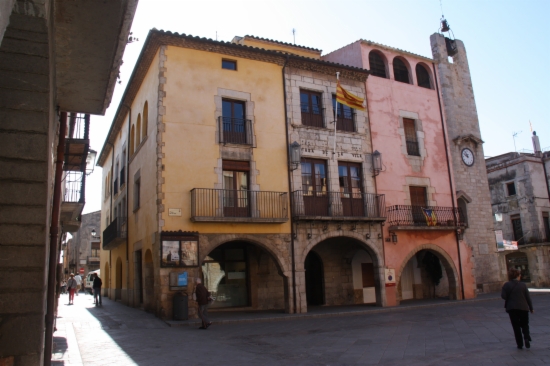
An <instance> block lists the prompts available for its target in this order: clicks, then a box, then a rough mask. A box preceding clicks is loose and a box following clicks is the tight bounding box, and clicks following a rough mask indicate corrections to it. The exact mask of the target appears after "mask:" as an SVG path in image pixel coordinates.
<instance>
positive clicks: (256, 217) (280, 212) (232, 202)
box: [191, 188, 288, 224]
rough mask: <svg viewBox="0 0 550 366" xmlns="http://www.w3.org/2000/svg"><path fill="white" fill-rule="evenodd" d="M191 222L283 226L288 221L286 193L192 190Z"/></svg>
mask: <svg viewBox="0 0 550 366" xmlns="http://www.w3.org/2000/svg"><path fill="white" fill-rule="evenodd" d="M191 221H193V222H242V223H253V222H261V223H272V224H277V223H283V222H286V221H288V194H287V193H286V192H266V191H248V190H246V191H245V190H231V189H209V188H194V189H193V190H191Z"/></svg>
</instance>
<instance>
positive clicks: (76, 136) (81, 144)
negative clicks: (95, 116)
mask: <svg viewBox="0 0 550 366" xmlns="http://www.w3.org/2000/svg"><path fill="white" fill-rule="evenodd" d="M68 127H69V128H68V133H67V138H66V139H65V162H64V164H63V170H65V171H76V172H84V171H85V170H86V158H87V157H88V152H89V149H90V137H89V134H90V115H89V114H76V113H71V115H70V118H69V126H68Z"/></svg>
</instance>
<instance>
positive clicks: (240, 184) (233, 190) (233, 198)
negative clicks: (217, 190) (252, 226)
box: [222, 160, 250, 217]
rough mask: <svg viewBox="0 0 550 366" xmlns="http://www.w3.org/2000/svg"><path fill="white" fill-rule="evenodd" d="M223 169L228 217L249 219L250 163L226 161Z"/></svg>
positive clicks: (224, 198) (224, 197)
mask: <svg viewBox="0 0 550 366" xmlns="http://www.w3.org/2000/svg"><path fill="white" fill-rule="evenodd" d="M222 169H223V190H224V191H223V209H224V216H226V217H248V216H249V199H248V173H249V171H250V164H249V162H248V161H233V160H224V161H223V162H222Z"/></svg>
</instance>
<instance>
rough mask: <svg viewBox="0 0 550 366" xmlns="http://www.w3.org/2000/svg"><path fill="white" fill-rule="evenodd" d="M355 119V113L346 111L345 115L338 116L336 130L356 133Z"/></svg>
mask: <svg viewBox="0 0 550 366" xmlns="http://www.w3.org/2000/svg"><path fill="white" fill-rule="evenodd" d="M355 117H356V113H355V112H353V111H349V110H347V109H345V110H344V113H343V115H342V113H340V114H339V115H338V119H337V121H336V129H337V130H338V131H345V132H355V131H356V128H355Z"/></svg>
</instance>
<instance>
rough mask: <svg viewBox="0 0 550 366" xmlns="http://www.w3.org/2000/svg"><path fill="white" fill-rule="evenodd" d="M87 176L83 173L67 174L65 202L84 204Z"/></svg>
mask: <svg viewBox="0 0 550 366" xmlns="http://www.w3.org/2000/svg"><path fill="white" fill-rule="evenodd" d="M85 184H86V174H84V173H82V172H71V171H69V172H67V173H65V194H64V195H63V202H74V203H84V202H85V199H84V197H85V196H84V192H85Z"/></svg>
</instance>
